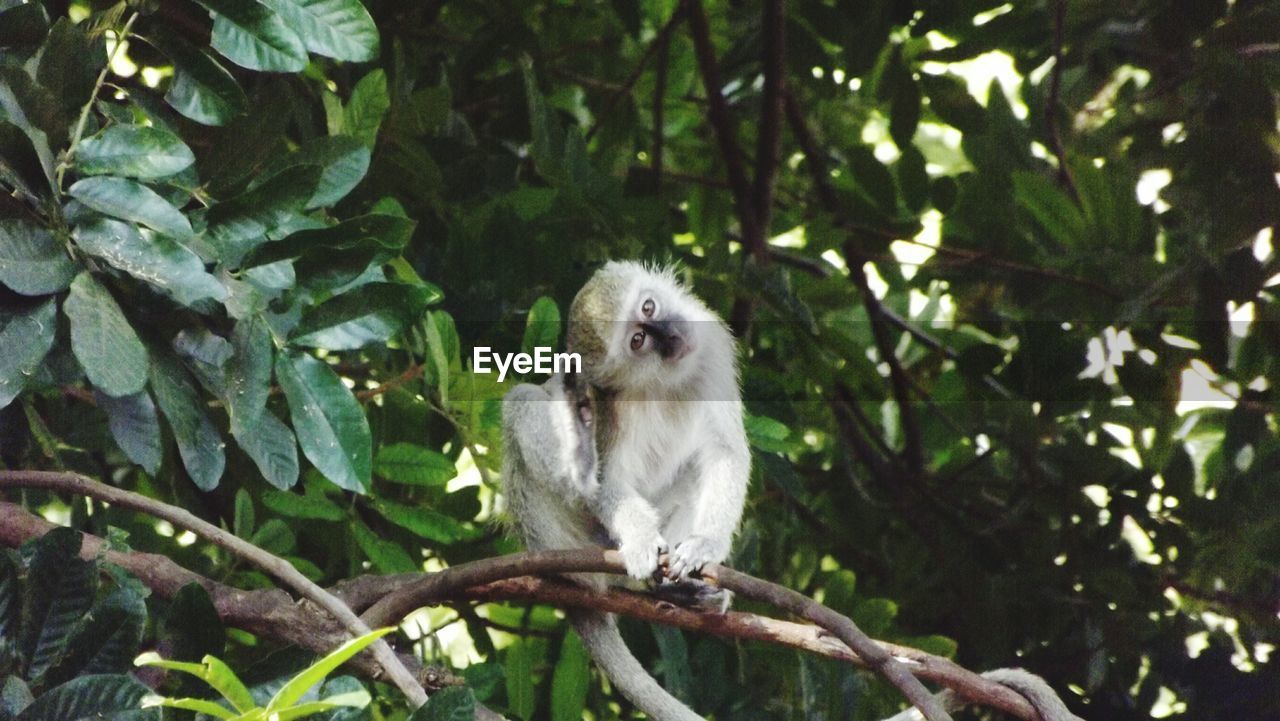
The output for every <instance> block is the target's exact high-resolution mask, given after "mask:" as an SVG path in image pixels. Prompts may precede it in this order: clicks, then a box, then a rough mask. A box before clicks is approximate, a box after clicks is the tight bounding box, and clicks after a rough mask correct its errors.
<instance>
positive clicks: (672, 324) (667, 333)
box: [652, 318, 693, 362]
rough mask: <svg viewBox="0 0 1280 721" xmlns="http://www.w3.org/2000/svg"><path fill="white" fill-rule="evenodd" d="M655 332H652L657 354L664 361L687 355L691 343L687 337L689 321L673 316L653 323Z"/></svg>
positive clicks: (691, 346)
mask: <svg viewBox="0 0 1280 721" xmlns="http://www.w3.org/2000/svg"><path fill="white" fill-rule="evenodd" d="M653 325H654V326H656V328H655V330H656V331H657V332H655V333H653V334H652V335H653V337H654V341H655V345H656V346H657V350H658V354H659V355H660V356H662V359H663V360H666V361H672V362H674V361H678V360H680V359H681V358H684V357H685V356H687V355H689V353H690V352H691V351H692V350H693V343H692V342H691V339H690V337H689V323H688V322H687V321H685V320H683V319H679V318H674V319H671V320H665V321H661V322H658V323H655V324H653Z"/></svg>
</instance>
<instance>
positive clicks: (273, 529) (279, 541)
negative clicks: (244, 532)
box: [249, 518, 297, 556]
mask: <svg viewBox="0 0 1280 721" xmlns="http://www.w3.org/2000/svg"><path fill="white" fill-rule="evenodd" d="M249 541H250V542H251V543H253V545H255V546H257V547H258V548H261V549H262V550H264V551H267V552H268V553H274V554H275V555H277V556H282V555H284V554H286V553H288V552H290V551H292V550H293V549H294V546H296V545H297V538H296V537H295V536H294V535H293V529H292V528H289V524H287V523H285V522H284V521H282V520H280V519H279V518H271V519H268V520H267V522H266V523H264V524H262V527H261V528H259V529H258V530H257V531H254V533H253V535H252V536H251V537H250V538H249Z"/></svg>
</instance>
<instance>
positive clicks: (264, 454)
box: [226, 315, 298, 488]
mask: <svg viewBox="0 0 1280 721" xmlns="http://www.w3.org/2000/svg"><path fill="white" fill-rule="evenodd" d="M231 345H232V348H233V350H234V353H233V355H232V356H231V358H230V360H229V361H228V362H227V366H226V381H227V408H228V410H229V412H230V415H231V435H232V436H234V437H235V439H236V443H239V444H240V447H241V448H243V449H244V451H245V453H247V454H248V455H249V457H250V458H252V459H253V462H254V463H255V464H257V466H258V470H259V471H261V472H262V475H263V477H264V478H266V479H267V482H268V483H270V484H271V485H273V486H275V487H276V488H289V487H290V486H292V485H293V484H294V483H296V482H297V480H298V447H297V444H295V443H294V437H293V431H292V430H290V429H289V427H288V426H286V425H285V424H284V423H281V422H280V419H278V418H276V417H275V416H274V415H272V414H271V412H270V411H268V410H267V407H266V406H267V394H268V391H269V390H270V385H271V365H272V351H273V349H274V346H273V345H272V341H271V334H270V332H269V331H268V329H267V324H266V321H264V320H262V319H261V317H259V316H256V315H255V316H251V317H250V318H247V319H245V320H242V321H240V322H239V323H237V324H236V328H235V331H234V332H233V333H232V335H231Z"/></svg>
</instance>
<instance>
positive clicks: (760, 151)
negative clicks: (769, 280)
mask: <svg viewBox="0 0 1280 721" xmlns="http://www.w3.org/2000/svg"><path fill="white" fill-rule="evenodd" d="M785 5H786V3H785V0H765V2H764V13H763V17H762V18H761V31H762V32H763V34H764V39H763V46H764V47H763V53H764V57H763V65H764V93H763V95H762V96H761V98H760V129H759V131H758V137H757V144H756V182H755V195H754V197H753V199H752V203H753V204H754V205H755V211H756V217H757V218H758V220H757V223H758V224H759V226H760V234H761V237H760V244H759V246H758V247H752V248H749V250H750V251H751V252H752V254H753V255H754V256H755V257H756V260H757V261H765V260H767V257H766V256H767V253H768V249H767V248H766V247H765V239H764V236H766V235H767V234H768V233H769V223H770V221H771V220H772V215H773V187H774V180H775V179H776V178H777V175H778V149H779V147H780V146H781V143H782V95H783V83H784V82H785V79H786V46H787V43H786V39H787V30H786V27H787V15H786V7H785Z"/></svg>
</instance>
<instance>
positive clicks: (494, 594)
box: [0, 502, 1039, 721]
mask: <svg viewBox="0 0 1280 721" xmlns="http://www.w3.org/2000/svg"><path fill="white" fill-rule="evenodd" d="M54 527H55V524H53V523H50V522H48V521H46V520H44V519H42V518H39V517H37V516H35V515H33V514H32V513H30V512H28V511H27V510H25V509H23V508H22V507H21V506H18V505H17V504H13V503H4V502H0V546H5V547H9V548H16V547H18V546H20V545H21V544H23V543H25V542H26V541H29V540H31V539H34V538H38V537H40V536H42V535H44V534H45V533H47V532H48V531H49V530H50V529H52V528H54ZM83 538H84V542H83V545H82V547H81V550H80V555H81V557H82V558H85V559H92V558H97V557H99V556H101V557H103V558H104V560H106V561H107V562H108V563H113V564H115V565H118V566H120V567H121V568H124V569H125V570H127V571H129V572H130V573H131V574H132V575H134V576H135V577H136V578H138V580H139V581H141V582H142V583H143V584H144V585H146V586H147V587H148V588H150V589H151V590H152V592H154V593H155V594H156V595H157V596H159V597H161V598H166V599H167V598H172V597H173V596H174V595H175V594H176V593H177V592H178V590H179V589H181V588H182V587H183V586H186V585H188V584H190V583H199V584H200V585H201V586H203V587H204V588H205V590H206V591H208V593H209V595H210V598H211V599H212V600H213V604H214V609H215V610H216V611H217V613H218V616H219V618H221V619H222V621H223V622H224V623H226V624H227V625H229V626H234V627H236V628H242V629H245V630H248V631H251V632H252V633H254V634H256V635H260V636H263V637H265V638H271V639H273V640H277V641H283V642H286V643H292V644H295V645H298V646H300V647H302V648H307V649H310V650H313V651H315V652H317V653H325V652H328V651H330V650H332V648H333V647H334V646H336V645H337V644H339V643H341V642H342V641H344V640H346V638H347V634H346V632H345V630H344V629H343V627H342V626H340V625H339V624H338V623H337V622H336V621H335V620H334V619H333V618H331V617H330V616H328V615H327V614H323V613H317V612H316V611H315V609H313V608H312V607H310V606H308V605H307V604H298V603H294V601H293V599H292V598H290V597H289V595H288V594H287V593H284V592H283V591H281V590H279V589H259V590H253V591H242V590H239V589H236V588H232V587H230V586H226V585H224V584H221V583H218V582H216V581H213V580H210V579H208V578H205V577H203V576H200V575H199V574H196V573H193V572H191V571H188V570H186V569H184V568H182V567H181V566H178V565H177V564H175V563H174V562H173V561H172V560H170V559H169V558H168V557H166V556H162V555H158V554H150V553H140V552H128V553H123V552H118V551H104V547H105V542H104V541H103V540H102V539H100V538H98V537H97V536H93V535H90V534H83ZM596 555H597V556H599V555H600V554H598V553H597V554H596ZM531 556H532V554H513V555H510V556H501V557H498V558H496V559H485V560H482V561H477V562H475V563H472V564H465V565H464V566H456V567H454V568H453V569H450V570H451V571H456V570H458V569H467V568H469V567H473V566H476V565H478V564H480V565H487V564H491V563H494V562H501V564H502V565H503V566H504V567H505V568H507V569H508V570H510V571H511V572H512V573H515V574H517V575H515V576H512V577H508V578H502V579H499V580H495V581H492V582H490V583H484V584H480V585H476V586H472V587H467V588H463V587H456V586H453V585H452V584H449V585H448V587H441V589H440V590H441V595H440V596H439V597H436V598H431V599H428V600H427V603H428V604H440V603H445V602H466V603H474V602H493V601H515V602H533V603H546V604H550V605H554V606H558V607H573V608H590V609H595V610H598V611H604V612H607V613H615V614H618V615H622V616H628V617H631V618H636V619H640V620H643V621H649V622H652V623H660V624H664V625H670V626H674V627H677V628H682V629H686V630H689V631H696V632H700V633H710V634H714V635H717V636H723V637H726V638H733V639H743V640H752V641H761V642H764V643H772V644H775V645H780V646H786V647H788V648H794V649H797V650H800V651H806V652H808V653H813V654H817V655H820V656H825V657H828V658H833V659H837V660H842V661H847V662H849V663H853V664H855V665H858V666H860V667H863V668H869V666H868V664H867V663H866V662H865V661H864V660H863V659H862V658H861V657H860V656H858V655H857V654H855V653H854V652H853V651H852V650H851V649H850V648H849V646H847V645H846V644H844V643H843V642H841V641H840V640H838V639H836V638H834V637H832V635H831V634H829V633H828V632H826V631H825V630H824V629H822V628H820V627H817V626H812V625H809V624H801V623H794V622H790V621H782V620H778V619H773V618H769V617H766V616H759V615H756V614H751V613H742V612H737V611H732V612H729V613H727V614H723V615H721V614H718V613H705V612H699V611H695V610H691V609H686V608H681V607H679V606H675V605H672V604H670V603H667V602H664V601H660V600H658V599H655V598H652V597H649V596H646V595H642V594H635V593H630V592H627V591H621V590H610V591H608V592H606V593H603V594H600V593H596V592H594V591H592V590H590V589H587V588H584V587H580V586H576V585H574V584H571V583H565V582H562V581H558V580H551V579H544V578H536V577H531V576H526V575H518V574H520V572H522V571H524V570H526V569H527V568H529V567H530V564H528V563H526V562H525V561H527V560H528V559H529V558H530V557H531ZM577 568H578V566H573V565H571V564H565V565H562V566H561V567H559V568H550V570H549V571H548V572H570V571H574V570H577ZM469 573H471V572H470V571H468V574H469ZM432 575H436V574H431V575H428V576H423V575H422V574H416V573H402V574H395V575H389V576H359V577H356V578H352V579H348V580H345V581H343V582H341V583H339V584H338V585H336V586H334V587H333V588H331V589H329V591H328V592H329V593H330V594H331V595H333V596H334V597H337V598H340V599H342V600H343V601H344V602H345V603H346V604H348V605H349V606H350V607H351V608H355V609H362V608H367V607H369V606H371V605H373V604H375V603H376V602H377V600H378V599H381V598H385V597H387V596H389V595H391V594H393V593H395V592H397V591H399V590H402V589H405V588H407V587H410V586H412V585H414V584H417V583H419V582H420V581H421V580H423V579H424V578H430V577H431V576H432ZM739 575H741V574H739ZM462 577H463V576H458V575H455V578H458V579H461V578H462ZM748 578H749V577H748ZM753 580H754V579H753ZM762 583H763V582H762ZM802 598H803V597H802ZM805 601H806V603H812V601H809V600H808V599H805ZM876 645H877V646H879V647H880V648H882V649H883V650H884V651H886V652H887V653H889V654H891V655H892V656H894V657H897V658H899V659H904V660H905V661H906V662H907V665H908V668H909V669H910V670H911V672H912V673H913V674H914V675H915V676H917V677H919V678H921V679H924V680H927V681H931V682H934V683H938V684H941V685H943V686H945V687H947V688H950V689H952V690H953V691H955V692H956V693H958V694H959V695H960V696H962V697H964V698H965V699H967V700H969V701H970V702H973V703H978V704H982V705H985V706H990V707H992V708H997V709H1001V710H1003V711H1006V712H1008V713H1011V714H1014V715H1015V716H1018V717H1020V718H1024V719H1027V720H1028V721H1039V720H1038V716H1037V715H1036V712H1035V710H1034V708H1033V707H1032V706H1031V704H1030V703H1029V702H1028V701H1027V700H1026V699H1025V698H1023V697H1022V696H1021V695H1020V694H1018V693H1017V692H1015V691H1013V690H1012V689H1010V688H1008V687H1005V686H1003V685H1001V684H999V683H995V682H993V681H989V680H987V679H985V678H983V677H982V676H980V675H978V674H975V673H973V672H971V671H968V670H966V669H964V668H961V667H960V666H957V665H956V664H954V663H952V662H951V661H948V660H947V659H944V658H941V657H938V656H934V655H932V654H928V653H925V652H923V651H920V650H918V649H913V648H910V647H906V646H898V645H895V644H890V643H885V642H876ZM350 663H351V664H352V667H353V668H354V669H355V670H356V671H357V672H359V673H361V674H362V675H364V676H366V677H370V678H375V677H377V676H378V675H379V672H380V670H381V669H380V667H379V666H378V665H377V664H374V663H370V662H368V660H367V657H365V656H363V655H362V656H358V657H356V658H355V659H353V660H352V661H351V662H350ZM426 673H427V674H432V671H431V670H428V671H427V672H426ZM447 676H448V674H446V673H441V672H439V671H437V672H435V673H434V674H433V675H431V676H429V677H428V687H430V688H438V687H439V686H436V685H433V684H432V683H431V682H430V680H431V678H445V677H447Z"/></svg>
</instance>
